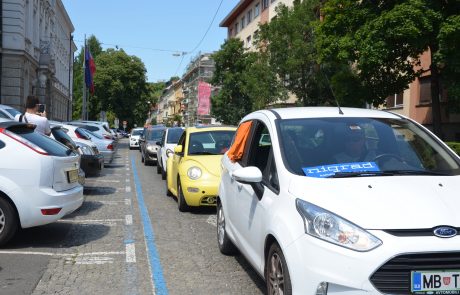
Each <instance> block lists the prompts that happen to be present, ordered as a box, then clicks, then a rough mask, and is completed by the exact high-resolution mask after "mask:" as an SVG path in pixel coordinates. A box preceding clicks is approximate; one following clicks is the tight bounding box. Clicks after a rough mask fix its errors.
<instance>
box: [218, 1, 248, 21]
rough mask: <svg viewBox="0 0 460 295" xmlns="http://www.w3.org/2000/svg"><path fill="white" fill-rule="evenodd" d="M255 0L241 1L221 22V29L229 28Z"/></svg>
mask: <svg viewBox="0 0 460 295" xmlns="http://www.w3.org/2000/svg"><path fill="white" fill-rule="evenodd" d="M253 2H254V0H240V2H238V4H237V5H236V6H235V7H234V8H233V9H232V11H230V13H229V14H227V16H226V17H225V18H224V19H223V20H222V21H221V22H220V24H219V27H223V28H228V27H229V26H230V25H231V24H232V23H233V21H234V20H235V19H236V18H237V17H238V16H239V15H240V14H241V13H242V12H243V11H244V10H245V9H246V8H247V7H248V6H249V5H251V3H253Z"/></svg>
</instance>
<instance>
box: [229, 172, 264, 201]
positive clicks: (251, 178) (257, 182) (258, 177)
mask: <svg viewBox="0 0 460 295" xmlns="http://www.w3.org/2000/svg"><path fill="white" fill-rule="evenodd" d="M232 177H233V179H235V180H236V181H238V182H239V183H243V184H249V185H250V186H251V187H252V189H253V190H254V192H255V193H256V196H257V198H258V199H259V200H261V199H262V196H263V195H264V186H263V184H262V183H261V182H262V172H261V171H260V169H259V168H257V167H255V166H249V167H244V168H241V169H238V170H235V171H233V173H232Z"/></svg>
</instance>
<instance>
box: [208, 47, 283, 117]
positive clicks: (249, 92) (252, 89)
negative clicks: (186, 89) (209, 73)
mask: <svg viewBox="0 0 460 295" xmlns="http://www.w3.org/2000/svg"><path fill="white" fill-rule="evenodd" d="M212 58H213V59H214V62H215V70H214V74H213V77H212V80H211V84H213V85H215V86H218V87H219V91H218V93H217V94H216V95H214V96H213V97H212V115H213V116H214V117H215V118H216V119H217V120H218V121H220V122H222V123H224V124H231V125H236V124H238V122H239V121H240V120H241V119H242V118H243V117H244V116H245V115H246V114H248V113H250V112H251V111H254V110H256V109H260V108H264V107H266V106H267V105H268V104H270V103H273V102H275V101H277V100H279V99H283V98H284V96H285V95H283V91H282V88H281V87H280V85H279V82H278V80H277V78H276V75H275V74H274V73H273V72H271V71H270V68H269V67H268V65H267V63H266V60H264V59H263V57H262V56H260V55H258V54H257V53H255V52H247V51H246V50H245V48H244V46H243V42H242V41H240V40H238V39H234V38H232V39H229V40H227V41H225V43H224V44H223V45H222V46H221V49H220V50H219V51H217V52H216V53H215V54H213V56H212Z"/></svg>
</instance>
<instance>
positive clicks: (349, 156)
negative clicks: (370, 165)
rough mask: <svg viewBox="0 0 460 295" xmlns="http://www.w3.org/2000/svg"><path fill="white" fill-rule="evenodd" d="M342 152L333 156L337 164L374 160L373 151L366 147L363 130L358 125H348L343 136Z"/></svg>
mask: <svg viewBox="0 0 460 295" xmlns="http://www.w3.org/2000/svg"><path fill="white" fill-rule="evenodd" d="M343 136H344V138H343V148H342V151H341V152H339V153H337V154H336V155H335V156H334V159H335V161H336V162H337V163H354V162H366V161H372V160H374V159H375V157H376V154H375V152H374V151H373V150H368V148H367V146H366V136H365V134H364V130H363V129H362V128H361V127H360V126H359V125H349V126H347V127H346V130H345V132H344V134H343Z"/></svg>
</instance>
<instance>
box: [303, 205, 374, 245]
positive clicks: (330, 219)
mask: <svg viewBox="0 0 460 295" xmlns="http://www.w3.org/2000/svg"><path fill="white" fill-rule="evenodd" d="M296 207H297V211H299V213H300V216H301V217H302V219H303V221H304V225H305V233H307V234H309V235H311V236H314V237H316V238H319V239H322V240H324V241H327V242H330V243H333V244H336V245H339V246H342V247H345V248H348V249H351V250H355V251H360V252H365V251H370V250H372V249H375V248H377V247H378V246H380V245H381V244H382V241H381V240H379V239H378V238H376V237H375V236H373V235H372V234H370V233H368V232H367V231H365V230H364V229H362V228H360V227H359V226H357V225H355V224H353V223H351V222H349V221H347V220H345V219H343V218H342V217H340V216H337V215H335V214H334V213H332V212H329V211H327V210H325V209H323V208H320V207H318V206H315V205H313V204H311V203H308V202H306V201H304V200H301V199H296Z"/></svg>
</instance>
